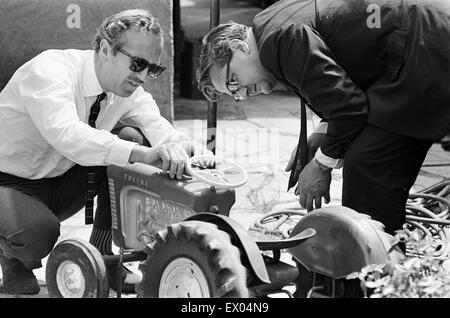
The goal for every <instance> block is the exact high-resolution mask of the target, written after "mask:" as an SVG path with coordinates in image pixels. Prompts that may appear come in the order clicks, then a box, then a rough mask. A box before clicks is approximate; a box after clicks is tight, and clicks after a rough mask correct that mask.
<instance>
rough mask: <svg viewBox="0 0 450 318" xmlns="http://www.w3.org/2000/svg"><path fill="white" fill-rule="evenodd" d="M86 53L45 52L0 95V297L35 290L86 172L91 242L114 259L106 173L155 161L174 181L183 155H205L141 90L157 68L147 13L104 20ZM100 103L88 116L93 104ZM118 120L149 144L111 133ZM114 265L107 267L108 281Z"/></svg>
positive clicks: (157, 47)
mask: <svg viewBox="0 0 450 318" xmlns="http://www.w3.org/2000/svg"><path fill="white" fill-rule="evenodd" d="M93 47H94V50H48V51H45V52H43V53H41V54H39V55H38V56H36V57H34V58H33V59H31V60H30V61H28V62H27V63H25V64H24V65H23V66H22V67H20V68H19V69H18V70H17V71H16V73H15V74H14V75H13V76H12V78H11V80H10V81H9V83H8V84H7V85H6V87H5V88H4V89H3V91H2V92H1V93H0V262H1V263H0V264H1V267H2V272H3V285H4V286H3V292H7V293H17V294H36V293H38V292H39V286H38V283H37V280H36V277H35V276H34V275H33V272H32V269H34V268H37V267H40V266H42V265H41V262H40V260H41V259H42V258H44V257H45V256H46V255H47V254H48V253H49V252H50V251H51V250H52V248H53V246H54V244H55V242H56V241H57V238H58V236H59V226H60V222H61V221H63V220H65V219H67V218H68V217H70V216H72V215H74V214H75V213H76V212H78V211H79V210H80V209H81V208H82V207H83V206H84V204H85V193H86V188H87V186H86V176H87V173H88V167H89V169H90V170H89V171H94V172H95V173H96V174H95V178H96V179H95V184H96V192H97V195H98V197H97V210H96V213H95V220H94V227H93V231H92V234H91V238H90V241H91V243H92V244H94V246H96V247H97V248H98V249H99V250H100V252H101V253H102V254H112V251H111V244H112V243H111V216H110V211H109V204H110V202H109V194H108V185H107V178H106V166H108V165H111V164H114V165H119V166H123V165H125V164H127V163H133V162H141V163H146V164H162V168H163V170H165V171H168V172H169V175H170V177H171V178H175V177H176V178H178V179H180V178H181V177H182V174H183V171H184V165H185V162H186V160H187V159H188V157H189V156H190V155H193V154H194V153H199V152H203V151H206V150H205V149H204V148H203V147H201V146H200V145H198V144H195V143H194V142H192V141H190V140H189V138H188V136H187V135H185V134H183V133H181V132H179V131H177V130H175V129H174V128H173V127H172V125H171V124H170V123H169V122H168V121H167V120H166V119H164V118H163V117H162V116H161V115H160V112H159V109H158V106H157V105H156V103H155V101H154V100H153V98H152V96H151V94H149V93H148V92H145V91H144V89H143V88H142V85H143V84H144V83H145V81H147V80H148V79H149V78H156V77H157V76H158V75H159V74H160V73H161V72H162V71H163V70H164V66H162V65H160V58H161V54H162V33H161V29H160V26H159V24H158V22H157V21H156V20H155V18H154V17H152V16H151V14H150V13H149V12H147V11H145V10H127V11H123V12H120V13H117V14H115V15H113V16H111V17H109V18H107V19H106V20H105V21H104V22H103V23H102V25H101V26H100V27H99V29H98V30H97V34H96V37H95V40H94V42H93ZM104 93H106V95H105V94H104ZM98 96H101V97H102V98H100V99H98V100H101V101H100V111H99V113H98V117H97V118H94V117H92V116H91V115H90V111H91V105H93V103H94V102H96V101H98V100H97V97H98ZM97 106H98V105H97ZM88 119H89V121H90V120H92V122H91V123H89V121H88ZM118 122H121V123H122V124H123V125H125V126H134V127H138V128H139V129H140V131H141V132H142V136H139V135H138V138H141V139H142V140H144V139H147V140H148V141H149V143H150V144H151V145H152V147H146V146H142V145H139V144H138V143H136V142H132V141H127V140H123V139H120V138H119V137H118V136H116V135H114V134H112V133H111V130H112V129H113V128H114V126H115V125H116V124H117V123H118ZM94 127H95V128H94ZM144 137H145V138H144ZM2 251H3V253H2ZM116 267H117V266H111V267H109V268H107V269H108V276H109V280H110V282H111V283H114V282H116V281H117V275H118V273H117V270H115V268H116ZM135 276H136V275H135ZM135 278H136V277H133V276H132V275H131V272H128V275H127V278H126V279H125V281H124V291H131V290H133V289H134V283H135V282H136V281H135ZM133 279H134V281H133ZM111 287H113V288H114V287H115V286H111Z"/></svg>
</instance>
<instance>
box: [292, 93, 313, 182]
mask: <svg viewBox="0 0 450 318" xmlns="http://www.w3.org/2000/svg"><path fill="white" fill-rule="evenodd" d="M300 117H301V118H300V136H299V138H298V144H297V152H296V153H295V158H294V165H293V166H292V170H291V174H290V175H289V182H288V189H287V190H288V191H289V189H290V188H292V187H293V186H295V185H296V184H297V181H298V177H299V175H300V172H301V171H302V170H303V168H304V167H305V166H306V164H307V162H306V161H307V160H308V142H307V134H306V121H307V119H306V106H305V102H304V101H303V100H300Z"/></svg>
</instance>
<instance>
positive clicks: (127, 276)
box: [106, 264, 141, 293]
mask: <svg viewBox="0 0 450 318" xmlns="http://www.w3.org/2000/svg"><path fill="white" fill-rule="evenodd" d="M117 267H118V266H117V264H109V265H106V273H107V275H108V282H109V287H110V288H111V289H113V290H115V291H117V290H118V289H119V273H118V272H119V271H118V268H117ZM120 274H121V279H122V292H124V293H135V292H136V290H135V287H136V284H138V283H139V282H140V281H141V278H140V277H139V275H136V274H135V273H133V272H132V271H130V270H129V269H128V268H126V267H125V266H122V271H121V273H120Z"/></svg>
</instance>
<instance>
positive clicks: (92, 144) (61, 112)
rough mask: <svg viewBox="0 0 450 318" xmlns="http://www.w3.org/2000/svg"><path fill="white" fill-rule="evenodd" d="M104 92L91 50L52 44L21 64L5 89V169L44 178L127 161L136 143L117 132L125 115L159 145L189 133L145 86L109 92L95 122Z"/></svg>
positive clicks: (1, 108)
mask: <svg viewBox="0 0 450 318" xmlns="http://www.w3.org/2000/svg"><path fill="white" fill-rule="evenodd" d="M102 92H103V90H102V88H101V86H100V83H99V82H98V79H97V76H96V74H95V70H94V51H91V50H47V51H45V52H43V53H41V54H39V55H37V56H36V57H34V58H33V59H31V60H30V61H28V62H27V63H25V64H24V65H23V66H21V67H20V68H19V69H18V70H17V71H16V72H15V74H14V75H13V76H12V78H11V80H10V81H9V82H8V84H7V85H6V86H5V88H4V89H3V91H2V92H1V93H0V171H2V172H5V173H9V174H12V175H15V176H19V177H23V178H27V179H40V178H50V177H56V176H60V175H62V174H64V173H65V172H66V171H67V170H69V169H70V168H71V167H72V166H74V165H75V164H80V165H83V166H100V165H109V164H114V165H119V166H123V165H125V164H126V163H128V159H129V156H130V153H131V150H132V148H133V147H134V146H135V145H136V143H134V142H129V141H125V140H121V139H119V138H118V137H117V136H115V135H113V134H111V133H110V131H111V130H112V129H113V128H114V126H115V125H116V124H117V123H118V122H119V121H120V122H122V123H123V124H124V125H133V126H136V127H139V128H141V130H142V132H143V133H144V135H145V137H146V138H147V139H148V140H149V141H150V143H151V144H152V145H153V146H156V145H158V144H162V143H165V142H169V141H179V140H183V139H188V136H187V135H186V134H183V133H181V132H179V131H177V130H176V129H175V128H173V126H172V125H171V124H170V123H169V122H168V121H167V120H166V119H165V118H163V117H162V116H161V115H160V112H159V108H158V106H157V105H156V103H155V101H154V99H153V98H152V96H151V94H149V93H148V92H145V91H144V89H143V88H142V87H139V88H137V89H136V91H135V92H134V93H133V94H132V95H131V96H130V97H126V98H123V97H120V96H117V95H114V94H113V93H111V92H108V93H107V98H105V99H104V100H103V101H102V103H101V109H100V113H99V116H98V118H97V120H96V127H97V128H96V129H95V128H92V127H90V126H89V124H88V123H87V122H88V116H89V112H90V107H91V106H92V104H93V103H94V101H95V99H96V97H97V95H98V94H101V93H102Z"/></svg>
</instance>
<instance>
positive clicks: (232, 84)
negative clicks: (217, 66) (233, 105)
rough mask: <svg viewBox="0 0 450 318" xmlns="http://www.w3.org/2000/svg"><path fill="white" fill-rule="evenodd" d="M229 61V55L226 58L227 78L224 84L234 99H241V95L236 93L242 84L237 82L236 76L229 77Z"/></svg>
mask: <svg viewBox="0 0 450 318" xmlns="http://www.w3.org/2000/svg"><path fill="white" fill-rule="evenodd" d="M230 62H231V57H230V58H229V59H228V63H227V79H226V81H225V86H226V87H227V89H228V90H229V91H230V93H231V95H233V99H234V101H235V102H238V101H240V100H241V99H242V97H241V96H240V95H239V94H238V92H239V91H240V89H241V88H242V85H241V83H239V80H238V79H237V78H236V79H233V78H231V79H230Z"/></svg>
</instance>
